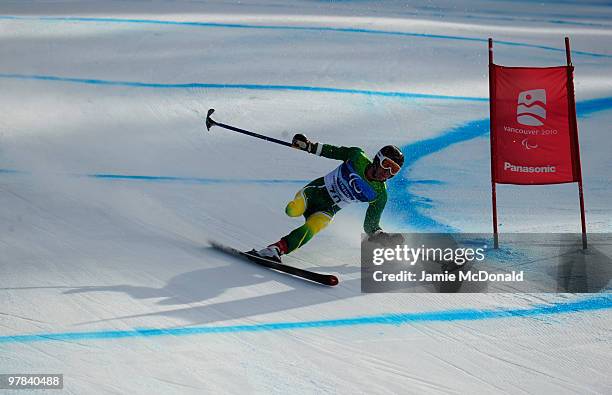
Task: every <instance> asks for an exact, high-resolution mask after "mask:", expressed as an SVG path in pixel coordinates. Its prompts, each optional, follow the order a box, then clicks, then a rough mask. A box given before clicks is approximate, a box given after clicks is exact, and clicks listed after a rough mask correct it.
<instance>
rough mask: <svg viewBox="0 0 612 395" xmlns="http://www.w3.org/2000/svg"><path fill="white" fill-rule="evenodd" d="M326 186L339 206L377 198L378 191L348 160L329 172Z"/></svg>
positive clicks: (325, 178)
mask: <svg viewBox="0 0 612 395" xmlns="http://www.w3.org/2000/svg"><path fill="white" fill-rule="evenodd" d="M323 180H324V181H325V188H326V189H327V192H328V193H329V196H330V197H331V198H332V200H333V201H334V203H335V204H336V205H337V206H338V207H344V206H346V205H347V204H350V203H357V202H370V201H372V200H374V199H376V196H377V193H376V191H375V190H374V189H373V188H372V187H371V186H370V184H368V183H367V182H366V181H365V180H364V179H363V178H361V177H360V176H359V175H358V174H357V172H355V170H354V169H353V166H351V164H350V163H349V162H348V161H347V162H344V163H342V164H341V165H340V166H338V167H337V168H336V169H334V170H332V171H331V172H330V173H329V174H327V175H326V176H325V177H324V178H323Z"/></svg>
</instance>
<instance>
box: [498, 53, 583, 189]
mask: <svg viewBox="0 0 612 395" xmlns="http://www.w3.org/2000/svg"><path fill="white" fill-rule="evenodd" d="M491 73H492V75H491V84H492V85H491V88H492V89H491V120H492V122H491V126H492V130H491V138H492V159H493V167H492V170H493V181H494V182H497V183H500V184H559V183H564V182H575V181H578V178H579V171H578V170H577V168H576V165H577V163H576V161H574V160H573V159H574V158H575V157H576V150H575V146H576V141H577V132H576V126H575V112H574V111H575V109H574V103H573V99H572V98H571V96H570V95H569V94H568V92H569V91H568V75H569V76H571V74H570V73H571V71H570V70H568V66H561V67H546V68H533V67H503V66H497V65H492V68H491ZM568 101H571V102H568Z"/></svg>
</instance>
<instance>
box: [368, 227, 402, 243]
mask: <svg viewBox="0 0 612 395" xmlns="http://www.w3.org/2000/svg"><path fill="white" fill-rule="evenodd" d="M368 241H371V242H374V243H379V244H384V245H386V246H396V245H401V244H404V236H402V235H401V234H400V233H387V232H383V231H382V230H380V229H379V230H377V231H375V232H374V233H370V235H369V237H368Z"/></svg>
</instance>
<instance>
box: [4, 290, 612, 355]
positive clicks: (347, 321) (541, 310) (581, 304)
mask: <svg viewBox="0 0 612 395" xmlns="http://www.w3.org/2000/svg"><path fill="white" fill-rule="evenodd" d="M610 308H612V294H606V295H598V296H594V297H591V298H587V299H582V300H576V301H571V302H557V303H552V304H548V305H536V306H533V307H530V308H525V309H516V308H514V309H492V310H477V309H464V310H441V311H428V312H422V313H403V314H384V315H374V316H366V317H355V318H341V319H333V320H318V321H297V322H277V323H268V324H255V325H232V326H196V327H182V328H167V329H164V328H147V329H134V330H116V331H91V332H61V333H41V334H37V335H15V336H0V343H32V342H50V341H78V340H98V339H99V340H101V339H120V338H134V337H153V336H157V337H158V336H188V335H205V334H220V333H237V332H242V333H244V332H247V333H248V332H270V331H287V330H298V329H313V328H337V327H347V326H358V325H394V326H398V325H405V324H412V323H419V322H453V321H480V320H489V319H500V318H510V317H521V318H528V317H538V316H546V315H553V314H570V313H578V312H585V311H597V310H604V309H610Z"/></svg>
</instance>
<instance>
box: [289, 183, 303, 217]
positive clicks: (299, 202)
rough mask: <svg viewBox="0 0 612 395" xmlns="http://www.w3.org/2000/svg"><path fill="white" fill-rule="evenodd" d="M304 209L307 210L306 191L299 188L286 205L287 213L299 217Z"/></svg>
mask: <svg viewBox="0 0 612 395" xmlns="http://www.w3.org/2000/svg"><path fill="white" fill-rule="evenodd" d="M304 211H306V197H304V191H303V190H299V191H298V193H296V194H295V197H294V198H293V200H292V201H290V202H289V203H288V204H287V207H285V213H287V215H288V216H290V217H299V216H300V215H302V214H304Z"/></svg>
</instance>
